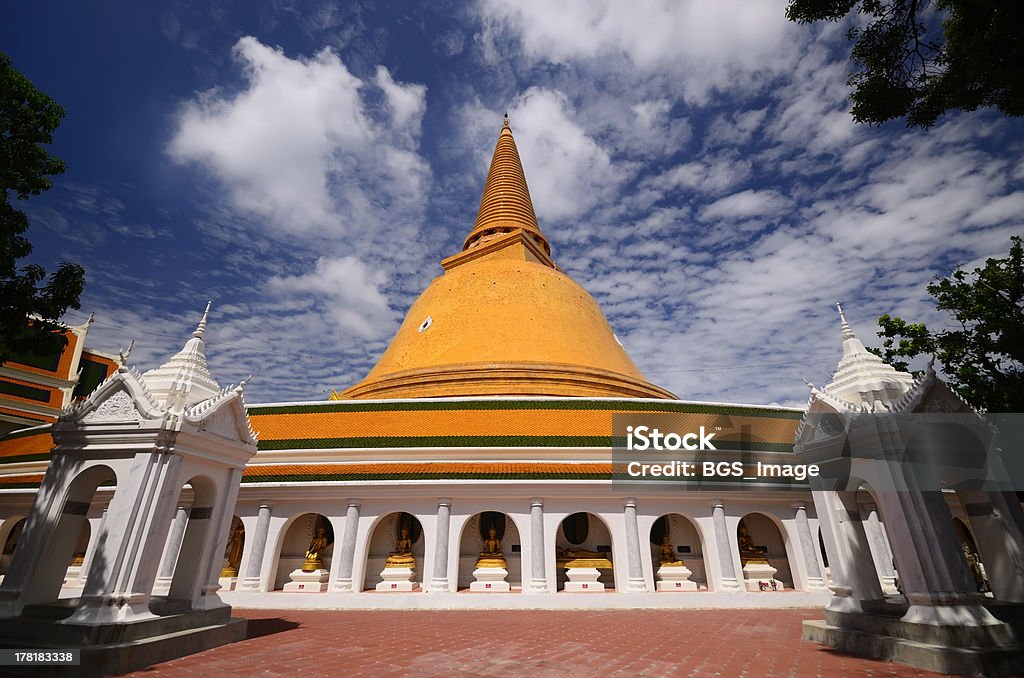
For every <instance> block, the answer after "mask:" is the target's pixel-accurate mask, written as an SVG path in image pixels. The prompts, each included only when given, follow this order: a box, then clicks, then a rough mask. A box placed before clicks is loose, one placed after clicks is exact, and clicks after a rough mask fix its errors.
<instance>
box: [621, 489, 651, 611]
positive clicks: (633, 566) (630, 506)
mask: <svg viewBox="0 0 1024 678" xmlns="http://www.w3.org/2000/svg"><path fill="white" fill-rule="evenodd" d="M624 508H625V510H624V516H625V520H626V557H627V559H626V562H627V564H628V565H629V583H628V584H627V588H626V590H627V591H646V590H647V584H646V582H644V566H643V563H641V561H640V531H639V529H638V528H637V524H636V499H634V498H632V497H630V498H629V499H627V500H626V503H625V507H624Z"/></svg>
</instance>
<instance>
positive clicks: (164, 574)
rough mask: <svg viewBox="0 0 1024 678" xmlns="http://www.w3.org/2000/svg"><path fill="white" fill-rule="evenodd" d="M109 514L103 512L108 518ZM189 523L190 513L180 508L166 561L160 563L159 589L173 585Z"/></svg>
mask: <svg viewBox="0 0 1024 678" xmlns="http://www.w3.org/2000/svg"><path fill="white" fill-rule="evenodd" d="M106 516H107V512H106V510H104V511H103V517H104V518H106ZM187 523H188V511H186V510H185V507H184V506H179V507H178V512H177V513H175V514H174V523H173V524H172V525H171V533H170V534H169V535H167V545H166V546H164V559H163V562H161V563H160V578H159V579H157V583H156V585H157V588H161V589H166V588H168V587H169V586H170V585H171V578H172V577H173V576H174V564H175V563H177V562H178V552H179V551H180V550H181V540H182V538H183V537H184V536H185V525H186V524H187Z"/></svg>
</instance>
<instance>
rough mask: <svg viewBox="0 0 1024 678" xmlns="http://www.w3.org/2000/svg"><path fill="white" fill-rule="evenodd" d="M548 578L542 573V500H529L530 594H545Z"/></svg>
mask: <svg viewBox="0 0 1024 678" xmlns="http://www.w3.org/2000/svg"><path fill="white" fill-rule="evenodd" d="M547 590H548V578H547V575H546V574H545V572H544V500H543V499H539V498H534V499H531V500H530V592H531V593H546V592H547Z"/></svg>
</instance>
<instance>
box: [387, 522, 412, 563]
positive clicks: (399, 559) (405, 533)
mask: <svg viewBox="0 0 1024 678" xmlns="http://www.w3.org/2000/svg"><path fill="white" fill-rule="evenodd" d="M384 567H408V568H409V569H410V570H415V569H416V559H415V558H413V555H412V539H410V538H409V528H408V527H404V526H403V527H402V534H401V536H399V537H398V539H396V540H395V550H394V551H392V552H391V553H389V554H388V559H387V560H386V561H384Z"/></svg>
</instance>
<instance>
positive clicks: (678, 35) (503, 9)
mask: <svg viewBox="0 0 1024 678" xmlns="http://www.w3.org/2000/svg"><path fill="white" fill-rule="evenodd" d="M477 12H478V13H479V14H480V16H481V18H482V21H483V33H482V40H483V41H484V43H485V46H490V50H489V51H490V53H491V54H492V57H493V56H498V54H499V52H498V50H497V48H496V47H494V45H495V44H497V43H500V42H501V41H503V40H504V39H505V38H506V36H507V35H511V36H514V37H515V38H516V39H517V40H518V42H519V44H520V45H521V46H522V50H523V52H524V54H525V55H526V57H527V58H530V59H533V60H536V61H549V62H552V63H557V64H564V63H569V62H572V61H575V60H590V61H593V62H598V61H605V62H606V63H607V62H609V61H615V60H617V59H620V58H624V59H625V60H626V61H627V62H628V63H629V65H630V66H632V67H634V68H637V69H640V70H641V71H646V72H653V71H657V70H662V71H664V70H667V71H669V72H671V73H672V74H674V75H675V76H677V77H676V78H675V79H674V81H675V84H676V86H677V87H678V88H679V90H680V91H682V92H683V93H684V95H685V96H686V98H687V99H688V100H690V101H693V102H700V101H704V100H706V99H707V96H708V94H709V92H710V91H711V90H713V89H719V90H726V89H732V88H734V87H741V86H743V85H745V84H746V85H749V84H750V82H751V81H752V79H753V78H759V77H762V76H764V75H769V76H770V75H773V74H777V73H780V72H784V71H785V69H786V68H787V66H788V63H787V61H788V57H787V54H788V53H790V52H791V50H790V47H791V46H792V42H793V41H792V39H791V38H792V37H793V36H794V35H796V36H799V35H800V31H799V30H798V29H796V27H794V26H792V25H790V24H788V23H787V21H786V19H785V13H784V7H783V5H782V3H776V2H765V1H764V0H718V1H716V2H701V1H700V0H679V1H678V2H662V1H659V0H636V1H635V2H630V3H623V2H614V1H613V0H569V1H566V2H558V3H552V2H546V1H545V0H521V1H520V2H505V1H504V0H480V1H479V2H478V3H477Z"/></svg>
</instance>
